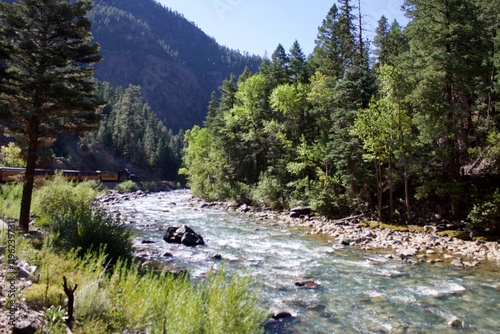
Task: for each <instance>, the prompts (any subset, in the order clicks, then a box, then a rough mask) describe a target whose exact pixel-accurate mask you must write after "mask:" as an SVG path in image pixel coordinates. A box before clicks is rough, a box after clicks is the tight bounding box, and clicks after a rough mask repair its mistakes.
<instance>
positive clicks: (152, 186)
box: [141, 182, 157, 192]
mask: <svg viewBox="0 0 500 334" xmlns="http://www.w3.org/2000/svg"><path fill="white" fill-rule="evenodd" d="M141 189H142V190H144V191H150V192H155V191H156V190H157V186H156V182H143V183H142V184H141Z"/></svg>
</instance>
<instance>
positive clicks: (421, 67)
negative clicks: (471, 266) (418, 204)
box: [405, 0, 486, 220]
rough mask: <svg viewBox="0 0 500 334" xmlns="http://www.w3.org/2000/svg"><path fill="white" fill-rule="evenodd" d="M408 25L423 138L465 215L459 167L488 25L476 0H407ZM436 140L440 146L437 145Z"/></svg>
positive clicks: (454, 214) (454, 207) (455, 207)
mask: <svg viewBox="0 0 500 334" xmlns="http://www.w3.org/2000/svg"><path fill="white" fill-rule="evenodd" d="M405 7H406V10H407V15H408V16H409V17H410V18H412V19H413V20H412V21H411V22H410V24H409V25H408V27H407V35H408V38H409V43H410V48H411V56H412V58H414V59H415V65H414V66H415V68H414V70H415V71H414V72H413V73H414V75H415V76H416V77H415V79H414V82H415V83H416V87H415V90H414V92H413V96H412V99H413V104H414V108H415V112H416V124H417V126H418V128H419V130H420V133H421V136H420V138H422V139H424V140H425V144H427V145H428V147H429V151H428V152H431V153H432V155H431V156H429V157H428V159H429V160H430V161H433V162H434V163H437V164H438V166H440V167H441V170H442V175H441V176H439V175H434V177H433V179H435V178H436V177H440V178H441V180H440V182H439V183H440V184H441V186H440V187H439V188H440V189H437V190H436V191H437V192H439V193H442V194H444V195H446V197H447V198H448V199H449V200H450V201H451V218H452V219H454V220H458V219H460V218H461V216H462V207H461V202H462V200H463V199H464V198H463V194H464V188H463V184H462V182H461V177H460V173H461V172H460V170H461V167H462V164H463V162H462V161H463V159H464V158H465V155H466V152H467V142H468V140H467V138H466V136H467V133H468V132H469V130H470V129H471V126H472V123H471V118H472V114H473V113H474V110H473V108H474V103H473V101H474V95H475V93H476V88H477V85H476V83H477V81H476V78H478V77H485V67H484V66H483V63H484V55H485V54H486V52H485V47H486V44H485V41H484V35H483V34H482V32H484V31H485V30H484V27H483V26H482V22H481V21H479V20H478V19H477V17H478V16H479V12H478V7H477V6H476V5H475V4H474V3H473V1H472V0H452V1H445V2H442V1H438V0H407V1H405ZM436 143H437V144H438V145H436Z"/></svg>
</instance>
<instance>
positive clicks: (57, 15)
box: [0, 0, 101, 231]
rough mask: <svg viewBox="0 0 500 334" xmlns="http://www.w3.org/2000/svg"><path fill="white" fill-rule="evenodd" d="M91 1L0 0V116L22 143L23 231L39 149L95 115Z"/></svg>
mask: <svg viewBox="0 0 500 334" xmlns="http://www.w3.org/2000/svg"><path fill="white" fill-rule="evenodd" d="M91 5H92V2H91V1H90V0H82V1H77V2H74V1H68V0H45V1H38V0H20V1H19V2H17V3H15V4H13V5H9V4H7V3H5V2H1V3H0V26H1V28H0V31H1V32H2V40H3V42H2V45H3V47H2V48H1V49H2V50H3V51H2V52H1V54H0V55H1V56H2V59H1V61H0V62H1V64H2V66H3V67H5V64H7V66H8V67H9V69H8V73H9V76H2V77H1V78H0V94H1V99H0V118H2V119H3V120H5V121H7V127H9V129H10V131H11V132H13V133H15V134H16V135H18V136H20V137H21V138H22V142H23V143H24V144H25V146H26V147H27V152H26V174H25V181H24V185H23V196H22V203H21V212H20V218H19V224H20V226H21V227H22V228H23V229H24V230H25V231H27V230H28V229H29V220H30V206H31V195H32V191H33V181H34V176H35V168H36V166H37V160H38V157H39V154H38V153H39V151H40V150H41V149H42V148H43V146H44V145H45V146H48V145H50V143H52V142H53V139H54V138H55V136H56V135H57V134H58V133H61V132H84V131H88V130H91V129H94V128H95V127H96V126H97V125H98V123H99V120H100V115H99V114H98V113H97V112H96V109H97V108H98V107H99V105H100V104H99V102H98V101H97V99H96V95H95V92H94V90H95V86H94V82H93V81H92V80H91V78H92V75H93V67H92V65H93V64H95V63H96V62H98V61H100V60H101V57H100V56H99V55H98V51H99V46H98V45H97V44H92V43H91V40H92V34H91V30H90V29H91V23H90V21H89V20H88V19H87V18H86V14H87V13H88V12H89V10H90V9H91ZM4 43H5V44H7V46H5V44H4ZM5 50H7V52H4V51H5Z"/></svg>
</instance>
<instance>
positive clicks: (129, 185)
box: [115, 180, 139, 193]
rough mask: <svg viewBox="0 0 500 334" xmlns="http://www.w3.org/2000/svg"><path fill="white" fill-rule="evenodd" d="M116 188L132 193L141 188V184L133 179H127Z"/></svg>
mask: <svg viewBox="0 0 500 334" xmlns="http://www.w3.org/2000/svg"><path fill="white" fill-rule="evenodd" d="M115 190H117V191H118V192H120V193H131V192H134V191H137V190H139V185H138V184H137V183H136V182H134V181H132V180H127V181H123V182H120V183H119V184H117V185H116V186H115Z"/></svg>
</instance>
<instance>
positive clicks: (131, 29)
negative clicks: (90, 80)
mask: <svg viewBox="0 0 500 334" xmlns="http://www.w3.org/2000/svg"><path fill="white" fill-rule="evenodd" d="M90 19H91V20H92V22H93V27H92V31H93V34H94V38H95V40H96V41H97V42H98V43H99V44H100V45H101V52H100V54H101V55H102V56H103V57H104V59H103V61H102V62H100V63H99V64H98V65H97V66H96V72H95V76H96V77H97V78H98V79H100V80H101V81H108V82H110V83H111V84H112V85H114V86H118V85H121V86H124V87H127V86H128V85H129V84H132V85H139V86H141V88H142V95H143V97H144V99H145V100H146V102H147V103H148V104H149V105H150V106H151V108H152V110H153V111H154V112H155V114H157V115H158V117H159V118H160V119H162V120H164V121H165V120H166V122H167V125H168V126H169V127H170V128H173V129H174V130H177V129H179V128H190V127H191V126H193V124H200V123H201V121H202V120H203V118H204V117H205V115H206V110H207V103H208V101H209V100H210V94H211V92H212V91H214V90H216V89H217V87H218V86H219V85H220V83H221V82H222V80H223V79H224V78H226V77H229V75H230V74H231V73H233V74H234V75H239V74H241V73H242V72H243V70H244V68H245V66H248V67H249V68H250V69H251V70H252V71H255V70H256V69H257V67H258V65H259V64H260V62H261V59H260V58H259V57H256V56H249V55H242V54H240V53H239V52H237V51H234V50H230V49H228V48H226V47H224V46H220V45H218V44H217V42H216V41H215V40H214V39H213V38H211V37H209V36H207V35H206V34H205V33H204V32H203V31H201V30H200V29H199V28H198V27H196V25H195V24H194V23H192V22H189V21H187V20H186V19H185V18H184V17H183V16H182V15H180V14H178V13H177V12H173V11H171V10H169V9H168V8H166V7H164V6H162V5H161V4H159V3H157V2H156V1H155V0H95V1H94V8H93V10H92V11H91V13H90Z"/></svg>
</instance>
